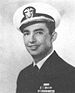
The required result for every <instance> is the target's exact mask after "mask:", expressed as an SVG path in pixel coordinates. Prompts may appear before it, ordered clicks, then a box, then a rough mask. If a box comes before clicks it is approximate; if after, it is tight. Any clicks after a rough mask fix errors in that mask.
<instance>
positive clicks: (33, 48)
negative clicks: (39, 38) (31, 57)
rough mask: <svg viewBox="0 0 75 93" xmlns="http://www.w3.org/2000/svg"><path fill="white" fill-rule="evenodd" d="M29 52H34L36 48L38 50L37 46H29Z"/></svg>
mask: <svg viewBox="0 0 75 93" xmlns="http://www.w3.org/2000/svg"><path fill="white" fill-rule="evenodd" d="M28 47H29V48H30V49H31V50H36V49H37V48H38V46H37V45H30V46H28Z"/></svg>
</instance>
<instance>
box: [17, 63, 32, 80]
mask: <svg viewBox="0 0 75 93" xmlns="http://www.w3.org/2000/svg"><path fill="white" fill-rule="evenodd" d="M31 70H32V64H30V65H29V66H27V67H26V68H24V69H22V70H21V71H20V72H19V75H18V78H21V77H25V75H27V74H29V73H31Z"/></svg>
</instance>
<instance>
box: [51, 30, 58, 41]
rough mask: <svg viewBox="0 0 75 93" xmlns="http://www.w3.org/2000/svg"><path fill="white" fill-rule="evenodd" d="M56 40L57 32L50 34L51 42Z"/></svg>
mask: <svg viewBox="0 0 75 93" xmlns="http://www.w3.org/2000/svg"><path fill="white" fill-rule="evenodd" d="M56 38H57V32H55V31H54V32H53V33H52V42H54V41H55V40H56Z"/></svg>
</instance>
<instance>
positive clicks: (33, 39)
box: [29, 34, 36, 43]
mask: <svg viewBox="0 0 75 93" xmlns="http://www.w3.org/2000/svg"><path fill="white" fill-rule="evenodd" d="M35 41H36V38H35V35H34V34H32V35H30V36H29V42H30V43H35Z"/></svg>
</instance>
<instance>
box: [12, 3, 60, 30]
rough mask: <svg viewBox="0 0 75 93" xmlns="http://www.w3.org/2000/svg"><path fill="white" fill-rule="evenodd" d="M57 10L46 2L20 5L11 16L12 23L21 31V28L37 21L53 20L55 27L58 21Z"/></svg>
mask: <svg viewBox="0 0 75 93" xmlns="http://www.w3.org/2000/svg"><path fill="white" fill-rule="evenodd" d="M60 19H61V16H60V14H59V12H58V11H57V10H56V9H55V8H54V7H53V6H51V5H50V4H47V3H30V4H26V5H23V6H22V7H20V8H19V9H18V10H17V11H16V12H15V14H14V16H13V24H14V25H15V27H16V28H17V29H18V30H20V31H21V32H22V29H23V28H25V27H27V26H29V25H31V24H34V23H38V22H44V21H48V22H53V23H54V24H55V28H56V27H57V26H58V25H59V23H60Z"/></svg>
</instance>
